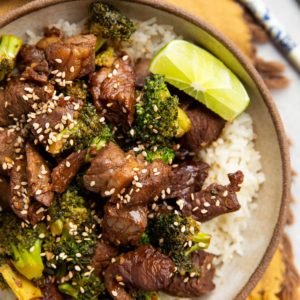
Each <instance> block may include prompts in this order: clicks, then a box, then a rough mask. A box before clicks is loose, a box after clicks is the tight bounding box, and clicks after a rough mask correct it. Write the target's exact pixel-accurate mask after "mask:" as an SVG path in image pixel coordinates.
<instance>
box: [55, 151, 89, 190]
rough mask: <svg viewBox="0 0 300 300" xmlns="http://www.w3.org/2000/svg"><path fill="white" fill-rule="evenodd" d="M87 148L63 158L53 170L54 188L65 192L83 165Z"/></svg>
mask: <svg viewBox="0 0 300 300" xmlns="http://www.w3.org/2000/svg"><path fill="white" fill-rule="evenodd" d="M86 154H87V150H83V151H79V152H74V153H72V154H70V155H69V156H68V157H67V158H65V159H64V160H62V161H61V162H60V163H59V164H58V166H57V167H55V168H54V169H53V171H52V174H51V178H52V190H53V191H54V192H57V193H64V192H65V191H66V190H67V188H68V186H69V185H70V183H71V181H72V180H73V179H74V177H75V176H76V175H77V173H78V171H79V170H80V168H81V167H82V166H83V164H84V161H85V156H86Z"/></svg>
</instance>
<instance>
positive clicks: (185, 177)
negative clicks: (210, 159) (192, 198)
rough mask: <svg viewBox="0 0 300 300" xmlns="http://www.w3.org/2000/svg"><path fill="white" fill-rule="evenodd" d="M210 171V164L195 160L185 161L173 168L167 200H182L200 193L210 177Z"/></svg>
mask: <svg viewBox="0 0 300 300" xmlns="http://www.w3.org/2000/svg"><path fill="white" fill-rule="evenodd" d="M208 170H209V165H208V164H206V163H204V162H201V161H195V160H189V161H185V162H183V163H180V164H179V165H178V166H177V167H174V168H172V171H171V173H170V176H169V180H170V185H169V188H170V193H166V198H167V199H171V198H181V197H183V196H185V195H188V194H190V193H195V192H199V191H200V190H201V188H202V186H203V183H204V181H205V179H206V178H207V176H208Z"/></svg>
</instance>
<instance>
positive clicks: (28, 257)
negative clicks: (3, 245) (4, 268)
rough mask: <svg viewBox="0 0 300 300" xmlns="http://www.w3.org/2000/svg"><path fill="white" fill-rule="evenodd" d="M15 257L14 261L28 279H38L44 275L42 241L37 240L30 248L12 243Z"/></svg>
mask: <svg viewBox="0 0 300 300" xmlns="http://www.w3.org/2000/svg"><path fill="white" fill-rule="evenodd" d="M11 247H12V250H13V256H14V259H13V261H12V263H13V265H14V266H15V268H16V269H17V270H18V271H19V272H20V273H21V274H22V275H24V276H25V277H26V278H27V279H29V280H31V279H38V278H40V277H41V276H42V275H43V271H44V264H43V261H42V258H41V248H42V241H41V240H37V241H36V242H35V243H34V245H33V246H32V247H31V248H30V249H29V251H28V250H27V249H23V248H21V247H20V246H16V245H11Z"/></svg>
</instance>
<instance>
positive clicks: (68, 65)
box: [37, 35, 97, 80]
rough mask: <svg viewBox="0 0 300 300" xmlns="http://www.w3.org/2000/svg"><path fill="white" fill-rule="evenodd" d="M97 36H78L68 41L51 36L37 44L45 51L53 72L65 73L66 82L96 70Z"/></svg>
mask: <svg viewBox="0 0 300 300" xmlns="http://www.w3.org/2000/svg"><path fill="white" fill-rule="evenodd" d="M96 40H97V38H96V36H94V35H77V36H72V37H70V38H67V39H61V38H60V37H57V36H53V35H52V36H50V37H46V38H44V39H42V40H41V41H39V43H38V44H37V47H38V48H39V49H42V50H44V51H45V54H46V59H47V61H48V63H49V65H50V66H51V68H52V69H53V70H59V71H60V72H64V78H65V79H66V80H75V79H76V78H81V77H83V76H85V75H88V74H90V73H92V72H94V70H95V46H96Z"/></svg>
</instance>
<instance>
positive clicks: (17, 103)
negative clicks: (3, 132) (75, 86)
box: [0, 77, 53, 126]
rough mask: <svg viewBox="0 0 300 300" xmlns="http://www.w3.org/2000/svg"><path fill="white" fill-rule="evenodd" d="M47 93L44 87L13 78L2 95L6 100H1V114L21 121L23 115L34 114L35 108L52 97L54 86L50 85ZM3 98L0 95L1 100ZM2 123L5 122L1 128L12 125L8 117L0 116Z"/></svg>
mask: <svg viewBox="0 0 300 300" xmlns="http://www.w3.org/2000/svg"><path fill="white" fill-rule="evenodd" d="M28 89H29V90H31V92H29V91H28ZM47 91H48V92H46V91H45V88H44V87H41V86H38V85H36V84H33V83H29V82H26V81H21V80H19V79H17V78H15V77H12V78H11V80H10V81H9V82H8V83H7V85H6V86H5V88H4V91H3V95H2V96H3V97H4V100H2V99H1V100H0V106H1V108H0V112H4V113H5V114H6V115H8V116H9V117H10V118H11V119H14V118H17V119H20V118H21V116H22V115H24V114H27V113H29V112H32V111H33V110H34V108H33V107H35V106H36V105H37V104H38V103H40V102H47V101H48V100H49V99H50V98H51V96H52V93H53V86H52V85H50V84H49V85H48V89H47ZM2 96H1V95H0V98H1V97H2ZM0 121H2V122H3V123H1V124H0V126H7V125H8V124H10V123H11V122H9V121H8V123H7V122H6V121H7V117H5V118H4V117H2V116H0Z"/></svg>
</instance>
